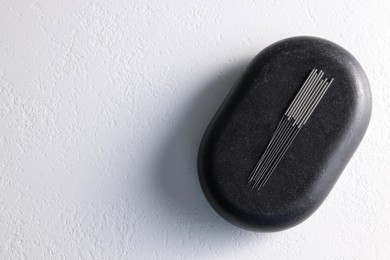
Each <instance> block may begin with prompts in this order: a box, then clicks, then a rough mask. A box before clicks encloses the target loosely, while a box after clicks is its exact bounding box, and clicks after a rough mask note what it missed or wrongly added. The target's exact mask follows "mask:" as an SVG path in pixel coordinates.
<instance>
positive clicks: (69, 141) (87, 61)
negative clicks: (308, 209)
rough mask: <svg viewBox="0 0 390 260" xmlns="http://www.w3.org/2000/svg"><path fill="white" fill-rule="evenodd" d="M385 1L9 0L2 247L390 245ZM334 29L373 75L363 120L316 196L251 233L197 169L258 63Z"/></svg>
mask: <svg viewBox="0 0 390 260" xmlns="http://www.w3.org/2000/svg"><path fill="white" fill-rule="evenodd" d="M389 27H390V4H389V2H388V1H363V0H360V1H339V0H334V1H309V0H301V1H276V0H275V1H271V0H264V1H260V0H258V1H255V0H253V1H211V0H207V1H161V0H158V1H157V0H156V1H144V0H133V1H124V0H116V1H113V0H112V1H109V0H104V1H103V0H102V1H92V0H90V1H80V0H73V1H59V0H57V1H49V0H41V1H31V0H2V1H0V120H1V124H0V259H369V260H373V259H388V258H389V255H390V232H389V231H390V203H389V200H390V174H389V168H390V160H389V159H388V157H389V155H390V153H389V145H390V122H389V120H388V119H389V113H390V105H389V103H390V87H389V83H390V73H389V72H390V30H389V29H390V28H389ZM296 35H313V36H320V37H323V38H327V39H329V40H332V41H334V42H336V43H338V44H340V45H341V46H343V47H344V48H346V49H347V50H349V51H350V52H351V53H352V54H353V55H355V57H356V58H357V59H358V60H359V61H360V63H361V65H362V66H363V68H364V69H365V71H366V73H367V76H368V78H369V81H370V83H371V88H372V94H373V114H372V118H371V123H370V126H369V129H368V131H367V134H366V136H365V138H364V140H363V142H362V144H361V145H360V147H359V149H358V151H357V152H356V153H355V155H354V157H353V159H352V160H351V161H350V163H349V165H348V166H347V168H346V169H345V171H344V172H343V174H342V176H341V178H340V179H339V181H338V183H337V184H336V186H335V188H334V189H333V191H332V192H331V194H330V196H329V197H328V198H327V199H326V201H325V202H324V204H323V205H322V206H321V207H320V209H319V210H318V211H317V212H316V213H315V214H314V215H313V216H312V217H311V218H309V219H308V220H307V221H305V222H304V223H302V224H301V225H299V226H297V227H294V228H292V229H289V230H287V231H283V232H278V233H253V232H248V231H244V230H241V229H239V228H236V227H234V226H232V225H231V224H229V223H227V222H225V221H224V220H223V219H221V218H220V217H219V216H218V215H217V214H216V213H215V212H214V211H213V210H212V209H211V208H210V206H209V205H208V203H207V202H206V200H205V198H204V196H203V194H202V192H201V189H200V186H199V183H198V179H197V172H196V153H197V148H198V144H199V141H200V138H201V136H202V134H203V132H204V130H205V127H206V126H207V124H208V122H209V120H210V119H211V117H212V115H213V114H214V113H215V111H216V109H217V108H218V106H219V105H220V103H221V101H222V99H223V98H224V96H225V95H226V93H227V92H228V90H229V88H230V87H231V86H232V84H233V82H234V81H235V80H236V78H237V77H238V76H239V75H240V74H241V73H242V72H243V70H244V69H245V66H246V65H247V64H248V62H249V61H250V60H251V59H252V58H253V57H254V56H255V55H256V54H257V53H258V52H259V51H261V50H262V49H263V48H264V47H266V46H267V45H269V44H271V43H273V42H275V41H277V40H280V39H283V38H286V37H290V36H296Z"/></svg>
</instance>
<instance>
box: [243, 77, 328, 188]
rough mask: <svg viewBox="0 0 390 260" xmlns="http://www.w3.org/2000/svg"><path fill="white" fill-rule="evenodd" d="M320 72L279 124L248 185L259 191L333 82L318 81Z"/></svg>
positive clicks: (307, 84) (308, 80) (309, 79)
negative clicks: (250, 184) (251, 184)
mask: <svg viewBox="0 0 390 260" xmlns="http://www.w3.org/2000/svg"><path fill="white" fill-rule="evenodd" d="M323 75H324V72H322V71H319V72H318V71H317V70H316V69H313V70H312V71H311V73H310V75H309V77H308V78H307V79H306V81H305V83H304V84H303V85H302V87H301V88H300V90H299V91H298V94H297V95H296V96H295V98H294V100H293V101H292V102H291V104H290V106H289V107H288V109H287V111H286V112H285V113H284V115H283V117H282V119H281V120H280V122H279V124H278V126H277V128H276V130H275V132H274V134H273V136H272V138H271V141H270V142H269V144H268V146H267V148H266V150H265V152H264V153H263V155H262V156H261V158H260V160H259V161H258V163H257V164H256V166H255V168H254V169H253V171H252V173H251V174H250V175H249V178H248V179H249V181H248V183H251V182H253V186H252V188H253V189H257V190H260V188H261V187H263V186H264V185H265V184H266V183H267V181H268V179H269V178H270V177H271V175H272V172H273V171H274V170H275V168H276V167H277V165H278V163H279V162H280V160H281V159H282V157H283V155H284V154H285V153H286V151H287V149H288V148H289V147H290V145H291V144H292V142H293V141H294V139H295V137H296V136H297V134H298V133H299V131H300V130H301V129H302V127H303V126H304V125H305V123H306V122H307V120H308V119H309V117H310V115H311V114H312V113H313V111H314V109H315V108H316V107H317V105H318V103H319V102H320V101H321V99H322V97H323V96H324V94H325V93H326V91H327V90H328V88H329V86H330V85H331V84H332V82H333V78H332V79H331V80H328V79H327V78H325V79H322V76H323Z"/></svg>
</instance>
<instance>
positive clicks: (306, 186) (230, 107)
mask: <svg viewBox="0 0 390 260" xmlns="http://www.w3.org/2000/svg"><path fill="white" fill-rule="evenodd" d="M313 68H317V69H318V70H323V71H324V73H325V74H324V76H325V77H326V78H334V79H335V80H334V81H333V83H332V85H331V86H330V88H329V89H328V91H327V92H326V94H325V96H324V97H323V98H322V99H321V102H320V103H319V104H318V106H317V108H316V109H315V111H314V113H313V114H312V115H311V117H310V118H309V120H308V121H307V123H306V124H305V125H304V126H302V129H301V131H300V132H299V134H298V136H297V138H296V139H295V140H294V142H293V143H292V145H291V146H290V148H289V149H288V150H287V152H286V153H285V154H284V156H283V158H282V160H281V161H280V163H279V164H278V166H277V168H276V169H275V171H274V173H273V174H272V176H271V177H270V179H269V181H268V182H267V184H266V185H265V186H264V187H262V188H261V189H260V190H256V189H251V187H252V185H253V183H252V185H251V184H248V176H249V174H250V173H251V172H252V170H253V168H254V167H255V165H256V163H257V161H258V160H259V157H260V155H261V154H262V153H263V152H264V151H265V149H266V148H267V146H268V143H269V140H271V138H272V136H273V134H274V131H275V129H276V127H277V125H278V123H279V121H280V119H281V117H282V116H283V114H284V113H285V111H286V109H287V108H288V106H289V104H290V103H291V100H293V99H294V96H295V95H296V93H297V92H298V91H299V89H300V88H301V86H302V84H303V82H304V81H305V79H306V78H307V75H308V74H309V72H310V71H311V70H312V69H313ZM371 107H372V106H371V90H370V86H369V83H368V80H367V77H366V75H365V73H364V71H363V69H362V67H361V66H360V64H359V63H358V61H357V60H356V59H355V58H354V57H353V56H352V55H351V54H350V53H348V51H346V50H345V49H343V48H342V47H340V46H338V45H337V44H335V43H332V42H330V41H328V40H325V39H321V38H318V37H307V36H297V37H291V38H288V39H284V40H281V41H278V42H276V43H274V44H272V45H271V46H269V47H267V48H265V49H264V50H263V51H262V52H260V53H259V54H258V55H257V56H256V57H255V58H254V59H253V60H252V61H251V63H250V65H249V66H248V68H247V69H246V70H245V72H244V74H243V75H242V76H241V77H240V79H239V81H238V82H237V83H236V85H235V86H234V87H233V88H232V90H231V91H230V92H229V95H228V96H227V97H226V99H225V100H224V102H223V104H222V105H221V107H220V108H219V109H218V112H217V114H216V115H215V116H214V118H213V120H212V121H211V123H210V125H209V126H208V128H207V130H206V133H205V134H204V137H203V138H202V142H201V145H200V148H199V155H198V172H199V180H200V183H201V186H202V189H203V191H204V193H205V195H206V198H207V199H208V201H209V202H210V204H211V205H212V206H213V207H214V208H215V210H216V211H217V212H218V213H219V214H220V215H221V216H222V217H224V218H226V219H227V220H228V221H230V222H231V223H233V224H235V225H237V226H239V227H242V228H245V229H249V230H254V231H279V230H283V229H286V228H289V227H292V226H294V225H297V224H299V223H300V222H302V221H303V220H304V219H306V218H307V217H309V216H310V215H311V214H312V213H313V212H314V211H315V210H316V209H317V208H318V207H319V206H320V204H321V203H322V202H323V201H324V200H325V198H326V196H327V195H328V194H329V192H330V191H331V189H332V188H333V186H334V185H335V183H336V181H337V180H338V178H339V176H340V174H341V173H342V171H343V169H344V168H345V166H346V165H347V163H348V161H349V160H350V158H351V156H352V155H353V153H354V152H355V150H356V148H357V147H358V145H359V144H360V142H361V140H362V138H363V135H364V133H365V132H366V129H367V126H368V123H369V120H370V116H371Z"/></svg>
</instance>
